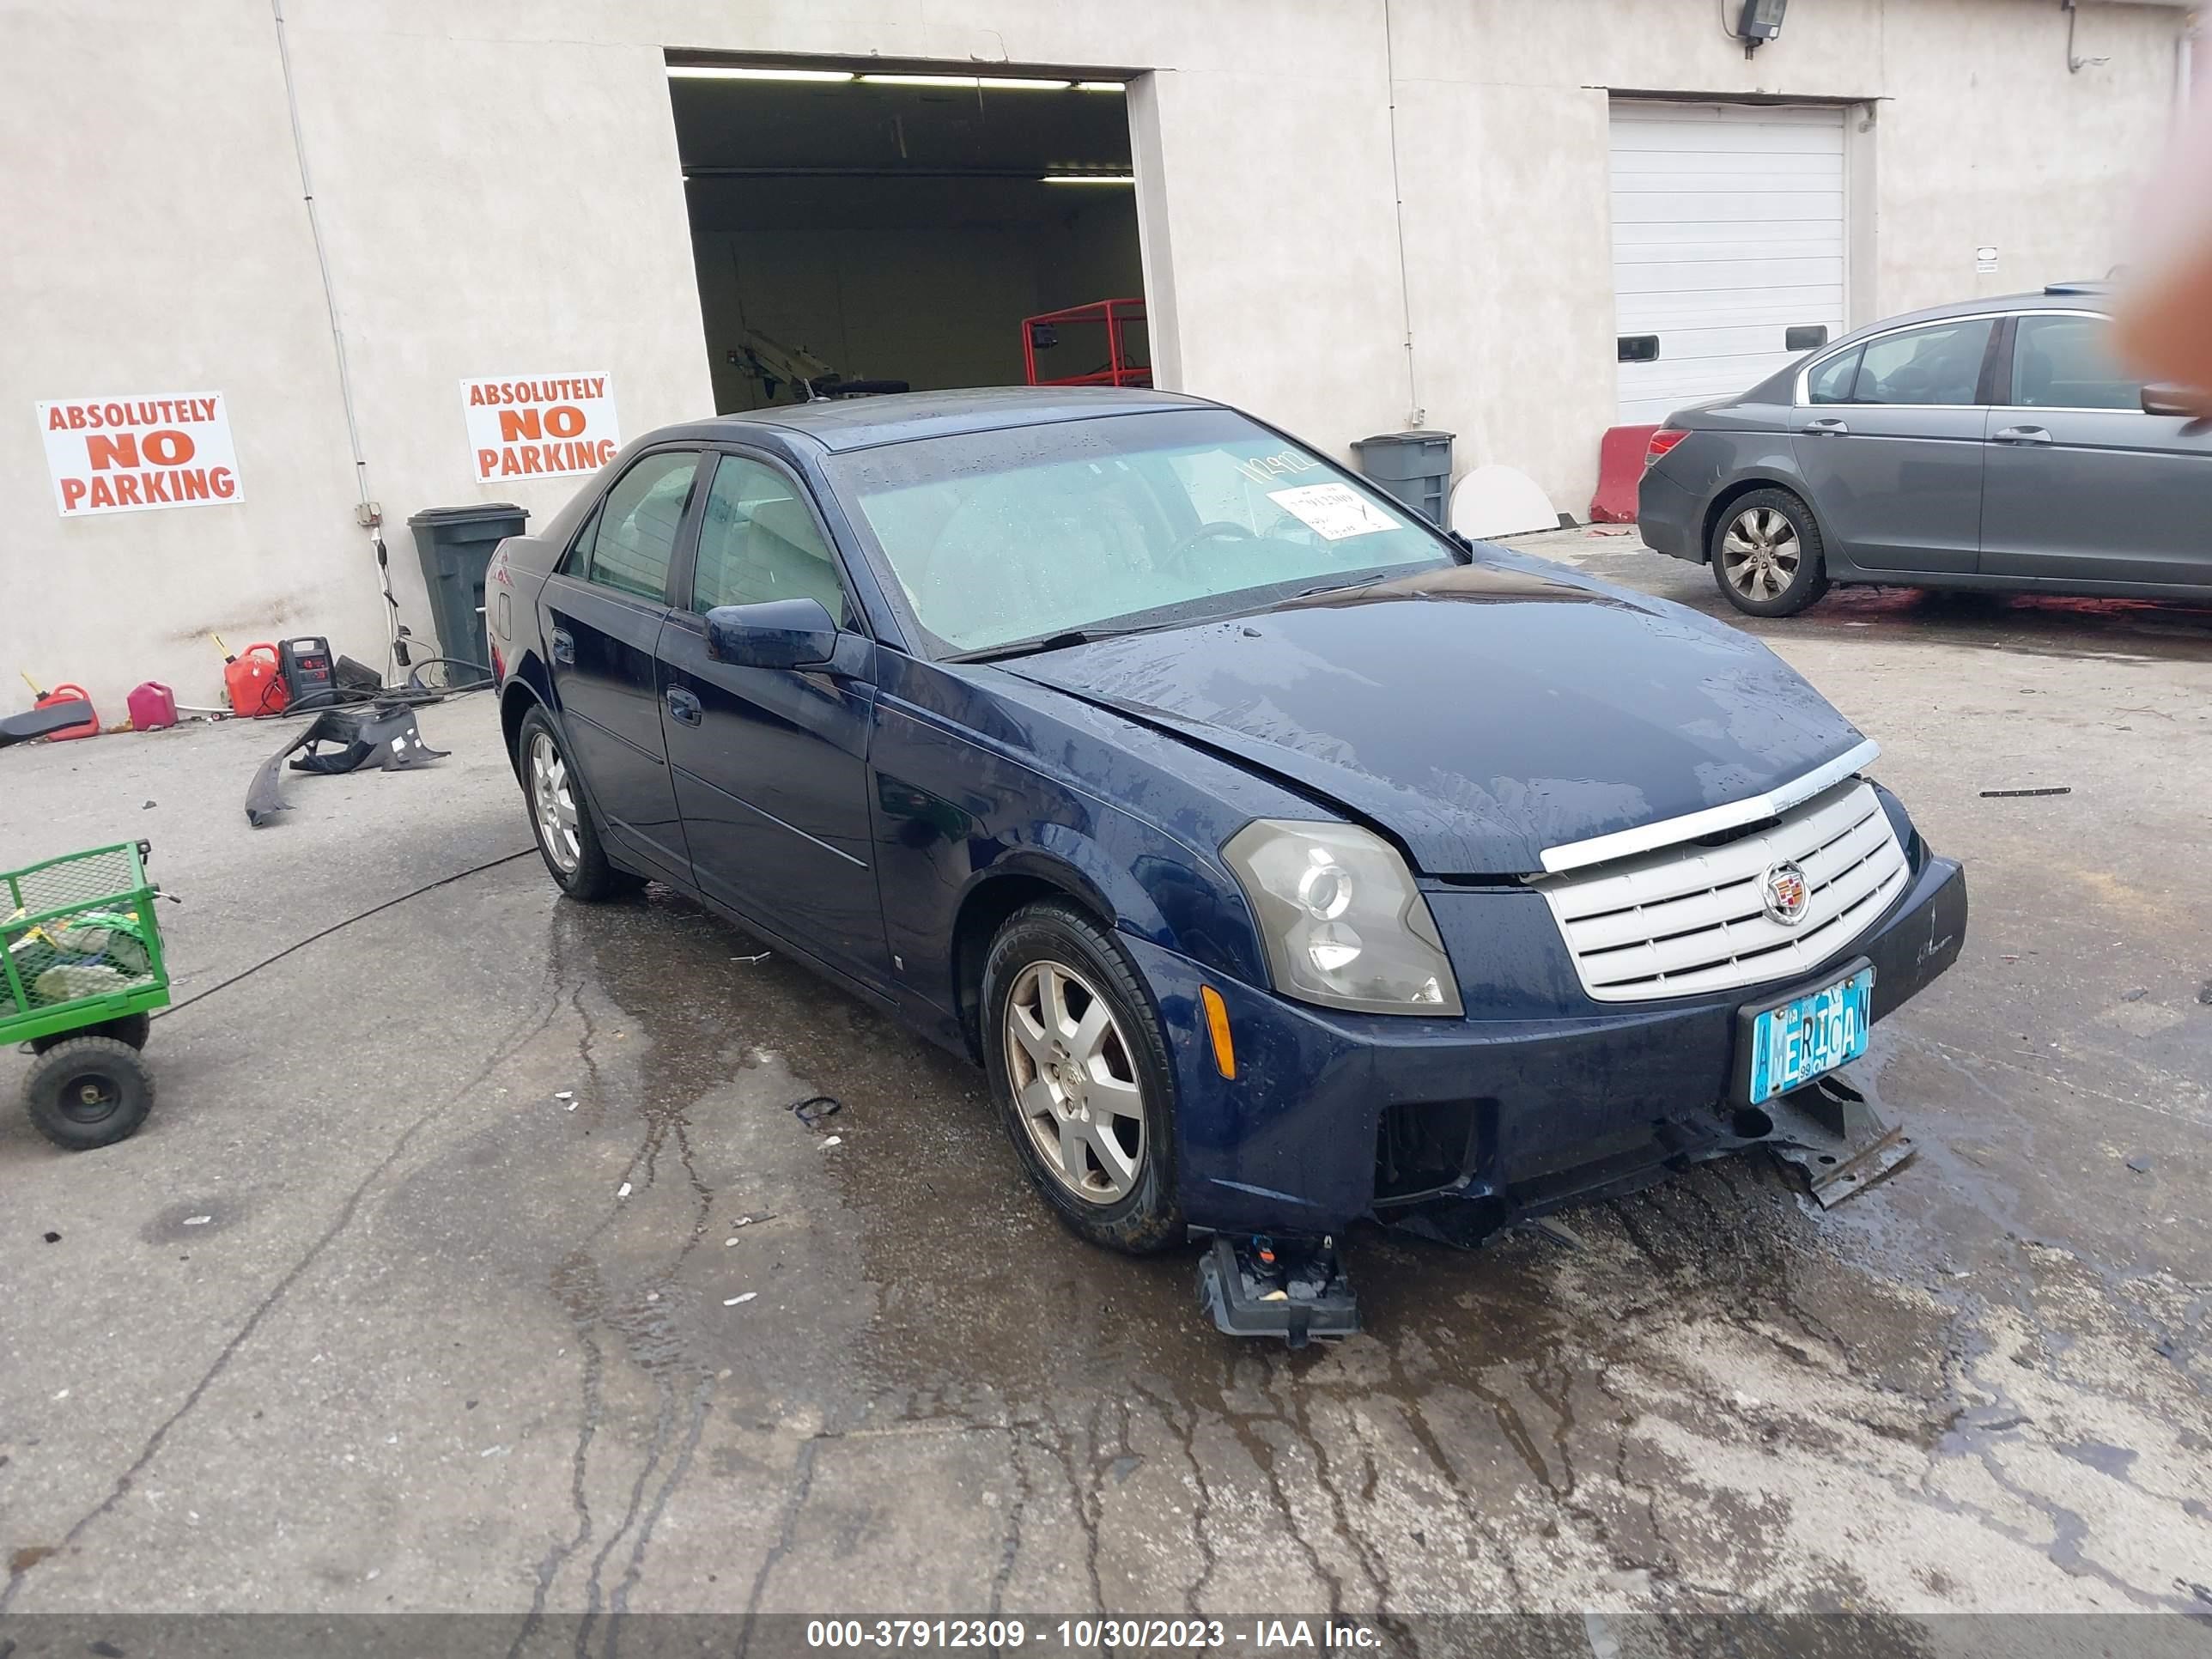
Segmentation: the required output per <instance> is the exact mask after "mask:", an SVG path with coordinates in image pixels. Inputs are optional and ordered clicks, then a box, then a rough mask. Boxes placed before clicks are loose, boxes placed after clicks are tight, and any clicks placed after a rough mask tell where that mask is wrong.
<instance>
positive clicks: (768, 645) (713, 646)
mask: <svg viewBox="0 0 2212 1659" xmlns="http://www.w3.org/2000/svg"><path fill="white" fill-rule="evenodd" d="M836 649H837V623H836V619H835V618H834V617H831V616H830V614H829V607H828V606H827V605H823V603H822V601H821V600H819V599H769V600H766V601H764V602H763V603H762V604H759V605H717V606H716V607H715V608H714V610H712V611H708V613H707V654H708V656H709V657H711V658H713V659H714V660H715V661H716V662H726V663H728V664H730V665H732V666H733V667H737V668H819V667H822V666H823V665H825V664H827V663H828V662H829V659H830V657H831V656H832V655H833V654H834V653H836Z"/></svg>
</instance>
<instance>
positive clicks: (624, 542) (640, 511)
mask: <svg viewBox="0 0 2212 1659" xmlns="http://www.w3.org/2000/svg"><path fill="white" fill-rule="evenodd" d="M698 469H699V457H698V454H697V453H696V451H693V450H688V449H686V450H676V451H672V452H667V453H660V454H656V455H647V456H646V457H645V458H644V459H641V460H640V461H639V462H638V463H637V465H635V466H633V467H631V468H630V470H629V471H627V472H625V473H623V475H622V477H620V478H618V479H617V480H616V481H615V487H614V488H613V489H610V490H609V491H608V492H607V499H606V501H605V503H604V505H602V506H601V507H600V509H599V533H598V535H597V536H596V537H595V538H593V540H592V562H591V570H590V574H589V576H588V577H587V579H586V580H589V581H591V582H592V584H593V585H594V586H599V587H611V588H612V589H614V590H615V591H616V592H618V593H627V594H629V595H630V596H631V597H632V598H634V599H650V600H652V601H653V603H655V604H663V603H665V601H666V599H667V594H668V567H669V565H670V564H671V562H673V561H674V559H675V556H676V532H678V530H679V529H681V528H682V527H683V524H684V508H685V507H688V506H689V505H690V500H691V480H692V477H693V475H694V474H696V472H697V471H698Z"/></svg>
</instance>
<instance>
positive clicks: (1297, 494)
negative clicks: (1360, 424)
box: [1267, 483, 1398, 542]
mask: <svg viewBox="0 0 2212 1659" xmlns="http://www.w3.org/2000/svg"><path fill="white" fill-rule="evenodd" d="M1267 499H1268V500H1269V501H1273V502H1274V504H1275V505H1276V506H1277V507H1281V508H1282V509H1283V511H1284V512H1285V513H1290V514H1291V516H1292V517H1294V518H1296V519H1297V520H1298V521H1299V522H1300V523H1302V524H1304V526H1306V527H1307V528H1308V529H1310V530H1311V531H1312V532H1314V533H1315V534H1316V535H1317V536H1319V537H1321V538H1322V539H1323V540H1325V541H1332V542H1340V541H1343V540H1345V539H1346V538H1348V537H1352V536H1371V535H1373V534H1374V533H1375V532H1376V531H1378V530H1395V529H1397V528H1398V525H1397V522H1396V520H1394V519H1392V518H1391V517H1390V516H1389V514H1388V513H1384V512H1383V510H1382V509H1381V508H1380V507H1376V505H1375V503H1374V502H1372V501H1369V500H1368V499H1367V498H1366V497H1365V496H1364V495H1361V494H1360V493H1359V492H1358V490H1356V489H1353V488H1352V486H1351V485H1350V484H1340V483H1319V484H1302V485H1300V486H1299V487H1298V488H1297V489H1271V490H1269V491H1268V492H1267Z"/></svg>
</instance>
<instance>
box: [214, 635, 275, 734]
mask: <svg viewBox="0 0 2212 1659" xmlns="http://www.w3.org/2000/svg"><path fill="white" fill-rule="evenodd" d="M261 652H266V653H268V654H267V655H266V656H262V655H259V654H257V653H261ZM222 683H223V685H224V688H225V689H226V690H228V692H229V693H230V707H231V712H232V713H234V714H244V715H247V716H249V717H250V716H252V715H255V714H283V712H284V706H285V704H287V703H289V702H291V700H292V694H291V693H290V692H289V690H286V689H285V686H284V677H283V675H282V674H280V673H278V672H277V661H276V647H275V646H273V645H249V646H247V647H246V649H245V650H243V651H241V652H240V653H238V654H237V655H236V656H234V657H233V658H232V659H230V661H229V662H228V664H226V665H224V667H223V671H222Z"/></svg>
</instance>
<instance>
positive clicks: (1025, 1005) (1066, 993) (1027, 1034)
mask: <svg viewBox="0 0 2212 1659" xmlns="http://www.w3.org/2000/svg"><path fill="white" fill-rule="evenodd" d="M1005 1039H1006V1073H1007V1077H1008V1079H1009V1080H1010V1081H1011V1082H1012V1085H1013V1089H1014V1097H1015V1099H1016V1100H1017V1101H1018V1103H1019V1104H1020V1107H1021V1115H1022V1121H1023V1122H1024V1124H1025V1125H1026V1126H1027V1127H1028V1129H1029V1133H1030V1141H1031V1143H1032V1144H1033V1145H1034V1146H1036V1151H1037V1154H1038V1156H1039V1157H1040V1158H1042V1159H1043V1161H1044V1164H1045V1167H1046V1168H1047V1169H1048V1170H1051V1171H1052V1172H1053V1174H1054V1176H1056V1177H1057V1178H1058V1180H1059V1182H1060V1185H1062V1186H1063V1187H1065V1188H1066V1189H1067V1190H1068V1191H1069V1192H1071V1193H1073V1194H1075V1195H1076V1196H1077V1197H1079V1198H1080V1199H1082V1200H1085V1202H1087V1203H1091V1204H1098V1205H1106V1204H1115V1203H1119V1202H1120V1201H1121V1200H1122V1199H1125V1198H1127V1196H1128V1195H1129V1194H1130V1192H1131V1190H1132V1189H1133V1188H1134V1187H1135V1186H1136V1184H1137V1182H1138V1180H1139V1177H1140V1176H1142V1174H1143V1172H1144V1168H1145V1155H1146V1146H1145V1096H1144V1089H1143V1087H1142V1085H1139V1083H1138V1081H1137V1073H1136V1067H1135V1065H1134V1064H1133V1061H1132V1060H1131V1058H1130V1052H1131V1051H1130V1045H1129V1042H1128V1039H1127V1036H1125V1035H1124V1034H1123V1032H1122V1030H1121V1022H1120V1021H1118V1020H1116V1019H1115V1018H1114V1011H1113V1010H1112V1009H1111V1008H1109V1006H1107V1004H1106V999H1105V998H1104V997H1103V996H1101V995H1100V994H1098V989H1097V987H1096V986H1094V985H1092V984H1091V981H1089V980H1088V979H1086V978H1085V977H1084V975H1082V974H1080V973H1079V972H1077V971H1076V970H1075V969H1073V968H1070V967H1068V966H1067V965H1066V963H1060V962H1051V961H1041V962H1032V963H1030V964H1029V965H1028V966H1027V967H1025V968H1024V969H1022V971H1021V975H1020V976H1019V977H1018V978H1017V979H1016V980H1015V981H1014V987H1013V992H1012V995H1010V996H1009V997H1008V998H1007V999H1006V1032H1005Z"/></svg>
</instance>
